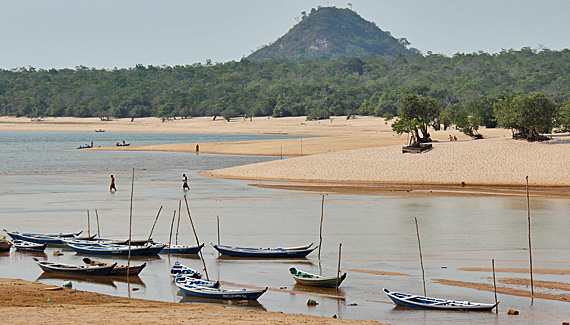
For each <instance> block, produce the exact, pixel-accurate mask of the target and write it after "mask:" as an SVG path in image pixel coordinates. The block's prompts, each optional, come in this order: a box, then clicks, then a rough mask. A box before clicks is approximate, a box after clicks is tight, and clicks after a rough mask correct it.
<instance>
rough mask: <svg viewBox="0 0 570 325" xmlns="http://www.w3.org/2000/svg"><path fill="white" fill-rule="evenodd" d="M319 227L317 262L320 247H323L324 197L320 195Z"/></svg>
mask: <svg viewBox="0 0 570 325" xmlns="http://www.w3.org/2000/svg"><path fill="white" fill-rule="evenodd" d="M321 196H322V200H321V225H320V227H319V261H320V260H321V246H322V245H323V218H324V211H325V195H324V194H321Z"/></svg>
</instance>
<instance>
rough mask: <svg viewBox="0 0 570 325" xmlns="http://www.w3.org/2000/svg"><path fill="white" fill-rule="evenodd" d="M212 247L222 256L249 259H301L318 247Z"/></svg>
mask: <svg viewBox="0 0 570 325" xmlns="http://www.w3.org/2000/svg"><path fill="white" fill-rule="evenodd" d="M212 246H213V247H214V248H215V249H216V250H217V251H218V252H220V253H221V254H223V255H228V256H234V257H250V258H302V257H306V256H307V255H309V254H310V253H311V252H312V251H314V250H315V249H317V247H318V246H315V247H311V246H313V244H310V245H307V246H300V247H289V248H250V247H235V246H226V245H213V244H212Z"/></svg>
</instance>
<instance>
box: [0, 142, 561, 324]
mask: <svg viewBox="0 0 570 325" xmlns="http://www.w3.org/2000/svg"><path fill="white" fill-rule="evenodd" d="M274 138H281V136H257V135H256V136H248V135H215V134H162V133H110V132H104V133H95V132H0V184H1V186H0V226H1V227H2V228H4V229H7V230H13V231H20V232H43V233H58V232H74V231H79V230H83V231H84V232H87V231H88V226H89V231H90V232H91V233H95V232H97V231H98V228H99V231H100V234H101V236H102V237H106V238H127V237H128V233H129V214H130V196H131V178H132V174H133V168H135V172H134V175H135V177H134V191H133V209H132V211H133V225H132V226H133V228H132V229H133V230H132V233H133V237H135V238H146V237H148V236H149V232H150V229H151V227H152V224H153V222H154V219H155V217H156V214H157V212H158V210H159V208H160V207H161V206H162V207H163V209H162V212H161V214H160V218H159V220H158V222H157V225H156V227H155V229H154V232H153V235H152V237H153V238H154V239H155V240H157V241H162V242H168V240H169V234H170V229H171V222H172V219H173V215H174V212H175V211H176V210H178V206H179V202H181V205H182V210H183V213H182V214H181V215H182V218H181V221H180V226H179V234H178V242H179V244H195V239H194V234H193V232H192V228H191V225H190V221H189V219H188V214H187V213H186V208H185V203H184V194H186V195H187V201H188V205H189V210H190V213H191V215H192V220H193V222H194V226H195V228H196V231H197V235H198V237H199V240H200V242H204V243H206V247H205V248H204V249H203V253H204V258H205V262H206V266H207V271H208V274H209V277H210V278H211V279H220V280H221V281H224V282H229V283H233V284H236V285H238V286H239V285H243V286H258V287H266V286H268V287H269V288H271V289H272V290H270V291H268V292H267V293H266V294H264V295H263V296H262V297H261V298H260V299H259V301H258V303H251V304H249V305H235V304H234V305H231V307H233V308H251V309H262V310H268V311H282V312H285V313H301V314H310V315H318V316H325V317H332V316H333V315H337V317H339V318H350V319H367V320H368V319H370V320H378V321H381V322H388V323H394V324H409V323H429V324H440V323H449V324H451V323H460V322H464V323H465V322H469V323H497V324H509V323H520V322H523V323H558V324H559V323H560V322H561V321H568V320H570V304H569V303H568V302H558V301H551V300H544V299H535V300H534V303H533V304H531V301H530V298H524V297H517V296H509V295H501V294H499V297H498V299H499V300H500V301H501V303H500V313H499V314H495V313H494V312H492V313H474V312H437V311H435V312H434V311H429V312H428V311H422V310H409V309H401V308H396V307H395V306H394V305H393V304H391V303H390V301H389V299H388V298H387V296H386V295H385V294H384V293H383V292H382V288H388V289H390V290H392V291H400V292H407V293H414V294H423V287H422V276H421V270H420V262H419V254H418V242H417V237H416V229H415V224H414V217H417V218H418V224H419V229H420V237H421V245H422V253H423V262H424V268H425V276H426V290H427V294H428V295H429V296H434V297H441V298H449V299H458V300H469V301H476V302H484V303H492V302H494V295H493V293H492V292H487V291H478V290H474V289H468V288H461V287H453V286H446V285H441V284H437V283H436V282H435V281H434V280H433V279H450V280H457V281H465V282H477V283H492V274H490V273H487V272H466V271H460V270H458V269H459V268H461V267H486V268H490V267H491V259H495V267H497V268H527V267H528V264H529V261H528V260H529V258H528V250H527V249H526V248H527V247H528V237H527V236H528V235H527V210H526V199H524V198H505V197H498V198H489V197H485V198H481V197H473V198H446V197H441V198H438V197H429V198H422V197H398V196H394V197H390V196H365V195H327V196H326V197H325V202H324V221H323V243H322V251H321V260H320V262H319V260H318V258H317V256H318V253H317V251H315V252H313V253H312V254H310V255H309V256H308V257H307V258H305V259H296V260H267V261H266V260H247V259H228V258H219V257H218V255H217V253H216V251H215V250H214V249H213V248H212V247H211V246H210V243H216V242H217V241H218V231H217V229H218V227H217V220H218V218H219V224H220V237H221V243H222V244H227V245H235V246H251V247H285V246H299V245H304V244H309V243H312V242H314V243H316V244H317V243H318V242H319V223H320V217H321V202H322V201H321V200H322V197H321V195H319V194H314V193H305V192H299V191H285V190H276V189H264V188H257V187H252V186H249V185H248V184H249V182H247V181H239V180H223V179H215V178H207V177H201V176H198V175H196V173H197V172H199V171H202V170H208V169H216V168H225V167H231V166H237V165H243V164H251V163H256V162H263V161H269V160H274V159H280V158H279V157H259V156H232V155H210V154H200V155H195V154H194V153H172V152H116V151H87V150H74V148H77V147H78V146H79V145H81V144H85V143H90V142H91V141H93V142H94V144H95V146H98V145H100V146H111V145H114V144H115V143H116V142H117V141H119V142H122V140H125V141H126V142H128V143H132V145H146V144H163V143H203V142H211V141H239V140H252V139H274ZM315 168H318V166H315ZM183 173H185V174H186V175H187V176H188V178H189V184H190V187H191V191H189V192H187V193H184V191H183V190H182V181H181V180H182V174H183ZM110 174H113V175H114V176H115V178H116V183H117V188H118V191H117V192H116V193H114V194H111V193H110V192H109V181H110ZM531 191H532V189H531ZM569 207H570V200H559V199H558V200H550V199H546V198H531V208H532V220H533V221H532V244H533V251H532V252H533V262H534V267H535V268H550V269H566V270H567V269H569V268H570V265H569V264H570V262H569V261H570V243H569V241H568V230H569V229H570V209H569ZM95 209H97V215H96V213H95ZM87 211H89V215H90V218H89V224H88V219H87ZM96 216H98V223H97V218H96ZM174 227H175V228H176V222H175V226H174ZM341 243H342V259H341V268H342V269H344V270H349V271H347V273H348V276H347V279H346V280H345V282H344V283H343V284H342V286H341V288H340V290H339V291H338V292H337V291H336V290H334V289H333V290H323V289H320V290H318V289H317V290H315V289H311V288H305V287H301V286H297V285H295V282H294V280H293V279H292V278H291V277H290V275H289V272H288V269H289V267H296V268H297V269H301V270H303V271H308V272H313V273H320V272H322V273H323V274H324V275H333V274H335V273H336V268H337V263H338V252H339V244H341ZM55 250H60V251H62V252H63V253H64V255H62V256H57V257H56V256H53V252H54V251H55ZM40 256H41V257H42V258H46V259H47V260H49V261H59V262H64V263H70V264H81V263H82V262H81V259H82V258H83V257H85V256H81V255H76V254H75V253H74V252H73V251H70V250H66V249H65V248H61V247H59V248H58V247H56V248H48V250H47V251H46V253H45V255H40ZM32 257H33V255H30V254H25V253H21V252H14V251H13V252H11V253H6V254H3V255H0V277H5V278H21V279H24V280H30V281H34V280H38V281H40V282H43V283H48V284H54V285H61V284H62V283H63V282H64V281H65V280H67V279H66V278H49V277H46V276H45V275H42V271H41V270H40V269H39V267H38V266H37V265H36V264H35V263H34V262H33V260H32ZM98 259H100V260H105V261H113V259H109V258H104V257H101V258H98ZM177 260H178V261H180V262H181V263H182V264H186V265H188V266H191V267H193V268H196V269H202V262H201V261H200V260H199V259H198V258H190V257H183V258H177V257H175V256H170V257H169V256H167V255H163V254H161V255H160V256H159V257H152V258H148V257H138V258H136V259H135V260H134V262H133V263H135V264H138V263H142V262H143V261H144V262H146V263H147V268H146V269H145V270H144V271H143V272H142V273H141V275H140V276H139V277H138V278H136V279H134V282H133V283H131V284H130V285H127V283H126V282H125V281H124V279H120V278H111V279H108V278H103V279H91V280H81V279H72V282H73V285H74V288H76V289H79V290H87V291H94V292H100V293H105V294H110V295H117V296H131V297H134V298H141V299H150V300H160V301H169V302H180V303H185V302H196V300H193V299H189V298H188V297H182V296H180V293H179V291H178V290H177V288H176V286H174V284H173V283H172V281H171V279H170V277H169V275H168V269H169V267H170V265H171V264H173V263H174V262H175V261H177ZM120 262H122V263H126V260H120ZM354 269H358V270H366V271H368V272H372V273H363V272H356V271H350V270H354ZM374 272H396V273H402V274H405V275H402V276H395V275H390V276H388V275H378V274H373V273H374ZM528 277H529V276H528V274H509V273H497V279H498V281H500V279H501V278H528ZM534 279H535V281H537V280H541V281H557V282H565V283H569V282H570V281H569V278H568V276H557V275H541V274H535V275H534ZM499 285H500V284H499ZM129 286H130V287H131V288H133V287H134V288H137V289H138V290H136V291H132V290H130V291H129V289H128V287H129ZM520 289H523V290H528V288H526V287H524V286H521V287H520ZM291 290H294V291H303V293H291V292H290V291H291ZM535 292H545V293H565V292H558V291H555V290H548V289H544V288H535ZM566 293H567V292H566ZM334 296H338V297H334ZM307 299H314V300H316V301H318V303H319V304H318V305H317V306H314V307H309V306H307V304H306V302H307ZM197 302H198V303H203V304H219V303H218V302H212V301H204V300H200V301H197ZM222 304H226V305H227V304H228V303H227V302H224V303H222ZM507 309H516V310H518V311H519V312H520V315H518V316H508V315H506V310H507ZM0 319H1V316H0Z"/></svg>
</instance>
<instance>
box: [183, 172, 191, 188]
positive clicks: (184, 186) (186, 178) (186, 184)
mask: <svg viewBox="0 0 570 325" xmlns="http://www.w3.org/2000/svg"><path fill="white" fill-rule="evenodd" d="M182 182H183V184H182V189H184V190H185V191H188V190H189V189H190V186H188V177H186V174H182Z"/></svg>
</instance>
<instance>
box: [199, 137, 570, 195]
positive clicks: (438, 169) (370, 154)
mask: <svg viewBox="0 0 570 325" xmlns="http://www.w3.org/2000/svg"><path fill="white" fill-rule="evenodd" d="M569 144H570V136H568V135H567V134H565V135H555V136H554V139H553V140H551V141H548V142H541V143H538V142H534V143H530V142H526V141H519V140H512V139H509V138H494V139H483V140H471V141H454V142H436V143H434V145H433V149H432V150H430V151H427V152H424V153H422V154H402V151H401V149H402V148H401V146H386V147H374V148H363V149H354V150H345V151H338V152H332V153H325V154H319V155H312V156H306V157H296V158H291V159H286V160H276V161H270V162H265V163H260V164H253V165H247V166H238V167H233V168H227V169H222V170H212V171H205V172H202V173H201V174H202V175H205V176H212V177H222V178H230V179H231V178H235V179H248V180H270V181H278V182H283V181H287V182H304V183H323V184H324V185H323V189H325V191H326V188H327V187H330V186H331V185H334V184H338V185H341V186H349V185H351V184H353V185H354V186H359V187H366V186H369V187H374V186H382V185H409V184H417V185H424V186H425V185H443V186H455V187H457V188H460V187H461V188H465V186H479V187H484V186H489V185H490V186H511V185H515V186H522V187H524V184H525V177H526V176H527V175H528V176H529V184H530V185H531V186H543V187H559V188H558V189H554V190H553V192H557V191H562V192H565V193H566V194H567V193H568V188H567V187H569V186H570V169H568V168H567V164H568V161H570V150H569V148H570V147H569ZM462 185H463V186H462ZM312 186H315V185H312ZM515 190H516V191H518V192H519V193H520V191H521V190H522V188H521V187H519V188H516V189H515ZM566 194H565V195H566Z"/></svg>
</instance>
